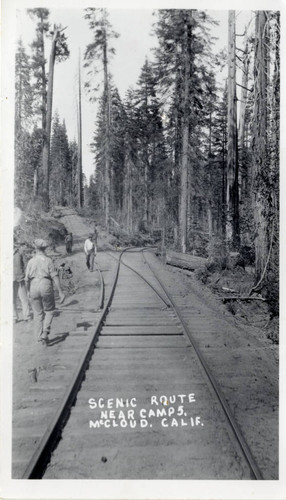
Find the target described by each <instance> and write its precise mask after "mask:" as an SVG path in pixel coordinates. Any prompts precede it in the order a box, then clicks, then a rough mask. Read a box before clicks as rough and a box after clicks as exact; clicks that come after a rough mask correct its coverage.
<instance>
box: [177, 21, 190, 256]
mask: <svg viewBox="0 0 286 500" xmlns="http://www.w3.org/2000/svg"><path fill="white" fill-rule="evenodd" d="M188 37H189V33H188V22H187V19H186V20H185V26H184V56H183V57H184V81H183V119H182V158H181V200H180V216H179V224H180V246H181V251H182V252H183V253H186V249H187V214H188V169H189V112H190V110H189V97H190V83H189V80H190V69H191V64H190V54H189V51H188Z"/></svg>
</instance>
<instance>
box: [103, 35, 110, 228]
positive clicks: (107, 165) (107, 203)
mask: <svg viewBox="0 0 286 500" xmlns="http://www.w3.org/2000/svg"><path fill="white" fill-rule="evenodd" d="M103 73H104V98H105V133H106V137H105V172H104V184H105V185H104V209H105V226H106V230H107V231H109V224H110V98H109V82H108V64H107V40H106V31H105V42H104V46H103Z"/></svg>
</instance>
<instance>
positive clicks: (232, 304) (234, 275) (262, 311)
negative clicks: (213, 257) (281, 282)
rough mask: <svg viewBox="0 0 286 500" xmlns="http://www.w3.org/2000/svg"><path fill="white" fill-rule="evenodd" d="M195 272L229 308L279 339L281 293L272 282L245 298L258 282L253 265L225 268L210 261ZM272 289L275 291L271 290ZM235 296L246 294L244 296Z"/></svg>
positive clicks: (238, 316)
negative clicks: (279, 294) (272, 285)
mask: <svg viewBox="0 0 286 500" xmlns="http://www.w3.org/2000/svg"><path fill="white" fill-rule="evenodd" d="M195 276H196V278H197V279H198V280H199V281H201V282H202V283H203V284H204V285H207V286H208V288H210V289H211V290H212V291H213V292H214V293H215V294H216V295H217V296H219V297H220V298H221V299H222V301H223V302H224V303H225V307H226V309H227V310H228V312H230V313H231V314H233V315H234V316H235V317H236V318H238V319H240V320H241V321H244V322H246V323H247V324H249V325H253V326H255V327H257V328H260V329H261V333H262V334H263V335H265V336H266V337H267V338H268V339H270V340H271V341H272V342H273V343H275V344H278V343H279V320H278V314H277V308H278V306H277V303H278V298H277V293H275V291H273V288H271V286H270V285H269V283H265V285H264V287H263V288H262V289H261V290H260V291H259V293H253V294H251V297H250V298H249V300H245V299H246V298H247V297H248V295H249V292H250V290H251V288H252V287H253V284H254V269H253V268H252V267H246V268H245V269H243V268H242V267H239V266H238V267H235V268H233V269H223V270H221V269H218V268H217V267H216V266H215V265H214V264H210V263H208V264H207V265H206V266H204V267H202V268H200V269H197V270H196V271H195ZM269 289H270V290H271V291H272V293H271V294H270V293H269ZM274 295H275V297H274ZM269 296H270V297H271V300H269ZM235 297H242V298H243V299H244V300H239V299H236V298H235Z"/></svg>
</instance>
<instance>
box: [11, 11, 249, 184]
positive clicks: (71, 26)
mask: <svg viewBox="0 0 286 500" xmlns="http://www.w3.org/2000/svg"><path fill="white" fill-rule="evenodd" d="M209 13H210V15H211V16H212V17H213V18H214V19H216V20H218V21H219V23H220V24H219V26H216V27H214V28H213V35H214V36H215V37H217V40H216V41H215V49H216V50H217V51H220V50H222V49H223V48H226V47H227V36H228V35H227V33H228V32H227V20H228V12H227V11H226V10H224V11H209ZM250 17H251V12H250V11H237V31H238V33H243V31H244V27H245V25H246V24H247V23H248V22H249V19H250ZM50 22H51V24H53V23H54V22H55V23H61V24H62V26H63V27H66V30H65V33H66V35H67V38H68V46H69V50H70V58H69V59H68V60H67V61H65V62H63V63H61V64H57V65H56V67H55V83H54V100H53V114H54V112H55V111H56V110H57V111H58V113H59V115H60V117H61V119H65V122H66V127H67V132H68V136H69V139H70V140H72V139H74V138H76V137H77V94H78V89H77V81H78V80H77V72H78V58H79V52H81V54H82V55H83V53H84V51H85V48H86V45H87V44H88V43H90V42H91V40H92V33H91V32H90V30H89V29H88V25H87V22H86V21H85V20H84V19H83V10H82V9H50ZM110 22H111V24H112V25H113V29H114V30H115V31H117V32H118V33H119V34H120V37H119V38H118V39H117V40H115V41H114V47H115V49H116V54H115V56H113V59H112V60H111V63H110V69H111V73H112V75H113V79H114V83H115V85H116V86H117V87H118V90H119V93H120V96H121V98H122V99H123V98H124V96H125V92H126V91H127V89H128V87H130V86H132V87H134V86H135V85H136V83H137V81H138V78H139V74H140V71H141V68H142V66H143V64H144V61H145V58H146V56H147V57H148V58H149V59H150V60H151V59H152V58H153V55H152V51H151V48H152V47H154V46H155V45H156V43H157V42H156V37H155V36H151V32H152V24H153V23H154V22H155V17H154V16H153V11H152V10H146V9H145V10H143V9H142V10H141V9H133V10H131V9H128V10H127V9H120V10H119V9H111V10H110ZM34 35H35V23H33V21H32V20H31V19H30V18H29V16H28V15H27V14H26V11H25V10H24V9H23V10H21V11H18V16H17V36H18V37H22V39H23V43H24V45H25V46H26V47H27V51H28V52H29V47H28V45H29V44H30V43H31V41H32V39H33V37H34ZM242 42H243V37H238V40H237V43H238V46H239V45H241V44H242ZM48 56H49V43H48V42H47V49H46V58H47V59H48ZM218 71H219V70H218ZM217 76H218V78H219V80H222V79H223V78H224V77H225V76H226V69H225V70H223V71H222V72H219V73H218V75H217ZM100 78H101V75H100ZM82 79H84V73H83V74H82ZM96 111H97V107H96V104H92V103H90V102H89V101H88V98H87V96H85V94H84V93H83V101H82V114H83V116H82V125H83V171H84V173H85V175H86V177H87V179H88V178H89V176H90V175H91V174H92V173H93V171H94V165H93V162H94V159H93V155H92V154H91V152H90V146H89V145H90V142H91V141H92V136H93V133H94V123H95V119H96Z"/></svg>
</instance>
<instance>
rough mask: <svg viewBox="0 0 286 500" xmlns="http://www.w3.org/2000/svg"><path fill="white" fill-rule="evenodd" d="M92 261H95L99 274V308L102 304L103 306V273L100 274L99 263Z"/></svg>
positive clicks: (101, 307)
mask: <svg viewBox="0 0 286 500" xmlns="http://www.w3.org/2000/svg"><path fill="white" fill-rule="evenodd" d="M94 263H95V267H96V269H97V272H98V274H99V279H100V299H99V309H103V306H104V280H103V275H102V271H101V269H100V267H99V264H98V263H97V262H96V260H95V261H94Z"/></svg>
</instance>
